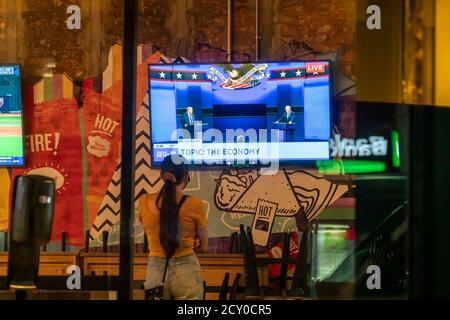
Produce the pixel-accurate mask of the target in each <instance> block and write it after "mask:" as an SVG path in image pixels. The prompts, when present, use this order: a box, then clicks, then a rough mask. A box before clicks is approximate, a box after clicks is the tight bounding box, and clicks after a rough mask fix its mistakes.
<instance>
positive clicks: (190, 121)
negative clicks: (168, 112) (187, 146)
mask: <svg viewBox="0 0 450 320" xmlns="http://www.w3.org/2000/svg"><path fill="white" fill-rule="evenodd" d="M194 123H195V116H194V113H193V109H192V107H187V108H186V113H184V114H183V116H182V117H181V125H182V126H183V129H186V130H188V131H189V134H190V135H191V136H190V138H191V139H194Z"/></svg>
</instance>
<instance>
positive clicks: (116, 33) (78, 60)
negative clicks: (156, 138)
mask: <svg viewBox="0 0 450 320" xmlns="http://www.w3.org/2000/svg"><path fill="white" fill-rule="evenodd" d="M10 1H16V2H17V5H18V10H19V11H21V15H19V17H21V21H17V24H18V25H20V26H21V27H20V28H18V29H17V40H16V43H15V44H13V45H15V46H16V47H17V48H15V49H17V50H16V52H17V60H19V62H21V63H22V64H23V65H24V67H25V69H24V70H25V77H26V79H27V80H28V81H36V80H37V79H38V78H39V77H40V76H42V74H43V73H45V72H49V71H50V72H51V71H54V72H66V73H67V74H68V75H69V76H71V77H72V78H74V79H78V80H81V79H83V78H86V77H89V76H95V75H97V74H100V73H101V72H102V70H104V68H105V67H106V65H107V54H108V51H109V48H110V46H111V45H112V44H113V43H117V42H119V43H120V42H121V40H122V36H123V30H122V23H123V20H122V13H123V11H122V4H123V0H102V1H101V2H100V3H101V4H97V5H96V7H94V6H95V5H93V4H92V2H91V1H89V0H70V1H68V0H10ZM355 2H356V0H354V1H348V0H320V1H316V0H261V1H260V3H261V18H260V24H261V36H262V38H261V53H260V57H261V58H262V59H271V60H275V59H294V58H296V57H302V56H303V55H304V53H305V51H308V50H314V51H317V52H339V53H340V54H341V67H342V69H343V70H344V72H345V73H346V74H347V75H350V76H352V77H353V76H354V60H355V37H354V28H355V12H356V8H355ZM70 4H77V5H80V7H81V10H82V30H79V31H77V30H68V29H67V28H66V27H65V21H66V19H67V14H66V9H67V7H68V6H69V5H70ZM1 17H2V15H0V20H1V19H2V18H1ZM255 17H256V14H255V0H234V1H233V19H232V25H233V31H232V37H233V47H232V50H233V60H234V61H247V60H253V59H255V47H256V46H255V36H256V34H255ZM1 25H2V21H0V28H1ZM0 35H1V32H0ZM138 42H139V43H152V44H154V45H156V46H157V47H159V48H161V51H162V52H163V53H165V54H166V55H168V56H180V55H182V56H185V57H187V58H189V59H190V60H192V61H217V60H219V61H226V60H227V51H226V50H227V0H166V1H161V0H140V1H139V32H138ZM8 46H11V44H10V43H8ZM3 49H4V48H3ZM2 52H6V51H2V50H0V54H2ZM9 52H11V50H9ZM2 60H5V59H3V57H2ZM49 66H54V68H49Z"/></svg>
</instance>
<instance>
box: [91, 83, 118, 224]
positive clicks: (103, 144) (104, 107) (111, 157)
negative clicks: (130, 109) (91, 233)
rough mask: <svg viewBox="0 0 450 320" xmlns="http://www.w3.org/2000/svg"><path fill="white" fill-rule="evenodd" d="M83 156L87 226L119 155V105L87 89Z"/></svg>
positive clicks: (95, 210) (92, 220)
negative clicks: (85, 164) (84, 163)
mask: <svg viewBox="0 0 450 320" xmlns="http://www.w3.org/2000/svg"><path fill="white" fill-rule="evenodd" d="M82 111H83V120H84V143H85V148H86V150H85V152H86V160H87V178H88V180H87V205H88V228H91V226H92V224H93V223H94V220H95V217H96V215H97V212H98V209H99V207H100V205H101V203H102V200H103V197H104V196H105V193H106V190H107V188H108V185H109V182H110V181H111V177H112V175H113V174H114V171H115V170H116V167H117V161H118V159H119V158H120V154H119V153H120V141H121V132H122V130H121V127H122V110H121V105H120V104H117V103H113V102H112V101H111V100H110V99H109V98H108V97H105V96H104V95H101V94H100V93H98V92H95V91H90V92H89V93H87V94H86V95H85V96H84V98H83V109H82Z"/></svg>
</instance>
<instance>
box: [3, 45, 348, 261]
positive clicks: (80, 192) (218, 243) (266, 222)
mask: <svg viewBox="0 0 450 320" xmlns="http://www.w3.org/2000/svg"><path fill="white" fill-rule="evenodd" d="M149 47H151V46H139V48H138V49H139V50H138V70H137V93H136V96H137V98H136V101H137V103H136V108H137V110H136V112H137V118H136V160H135V161H136V172H135V177H136V180H135V203H136V210H135V216H136V217H137V216H138V207H137V203H138V200H139V198H140V197H141V196H142V195H143V194H145V193H153V192H157V191H159V190H160V188H161V186H162V181H161V179H160V177H159V171H158V170H154V169H152V168H151V165H150V164H151V159H150V121H149V119H150V116H151V115H150V114H149V96H148V74H147V65H148V64H149V63H157V62H161V63H164V59H163V57H164V56H162V55H161V53H160V52H152V50H151V49H149ZM121 59H122V57H121V47H120V46H118V45H114V46H113V47H112V48H111V52H110V55H109V64H108V68H107V69H106V70H105V72H103V74H102V75H100V76H99V77H97V78H92V79H86V80H85V81H83V88H82V96H81V99H78V100H77V99H75V98H74V97H73V83H72V81H71V80H70V79H69V78H67V77H66V76H61V77H57V76H55V77H54V79H53V80H52V81H53V82H51V81H49V80H48V79H45V81H44V80H43V82H42V83H41V82H40V83H38V84H35V85H34V86H32V87H30V88H27V89H26V90H24V91H25V92H27V95H29V97H25V98H24V105H25V108H26V111H27V114H28V115H32V116H29V117H28V118H27V119H26V121H27V123H26V125H27V134H28V136H27V139H26V149H27V155H28V159H27V167H26V168H23V169H13V170H10V171H7V170H1V171H0V182H2V184H3V182H5V185H10V186H12V183H13V181H14V178H15V177H16V176H17V175H19V174H31V173H36V174H43V175H47V176H51V177H53V178H55V179H56V180H57V199H56V212H55V222H54V225H53V235H52V244H54V245H56V244H58V242H59V241H60V236H61V231H65V232H66V233H67V241H68V244H69V245H70V246H71V248H72V249H77V248H81V247H83V246H84V243H85V239H84V236H85V230H89V231H90V246H91V247H101V246H102V232H104V231H108V232H109V244H110V245H112V246H114V245H117V244H118V243H119V227H120V226H119V220H120V185H121V181H120V172H121V171H120V170H121V160H120V144H121V127H122V117H121V96H122V81H121V71H120V65H121V61H122V60H121ZM119 62H120V63H119ZM58 79H59V80H58ZM61 79H62V80H61ZM57 80H58V81H57ZM60 80H61V81H60ZM56 82H58V83H57V84H58V85H55V84H54V83H56ZM52 83H53V85H52ZM43 88H44V89H45V90H43ZM191 176H192V179H191V182H190V184H189V185H188V187H187V189H186V192H187V193H188V194H190V195H192V196H196V197H198V198H200V199H202V201H203V204H204V207H205V210H206V212H207V215H208V231H209V236H210V240H211V241H210V243H211V245H210V248H209V249H210V252H214V253H221V252H227V250H228V248H227V245H228V242H229V236H230V234H231V233H232V232H235V231H238V230H239V225H240V224H244V225H246V226H249V227H251V228H252V232H253V235H254V241H255V243H256V244H258V245H260V246H268V249H269V253H270V252H271V251H270V248H269V245H270V243H271V240H270V239H269V236H271V235H273V234H277V233H280V232H295V231H304V230H305V228H306V226H307V224H308V222H309V221H311V220H314V219H316V218H317V216H318V215H319V214H320V213H321V212H323V211H324V210H326V209H327V208H329V207H333V203H334V202H335V201H336V200H337V199H338V198H340V197H342V196H343V195H345V194H346V193H347V191H348V190H349V187H348V184H346V183H344V184H339V183H336V182H335V181H334V180H333V181H332V180H330V179H328V178H327V177H323V176H320V175H318V174H317V173H316V172H315V171H302V170H280V171H279V172H278V173H276V174H274V175H263V174H261V172H259V171H258V170H234V169H225V170H211V171H194V172H192V174H191ZM9 189H12V188H9ZM5 192H7V193H8V194H10V192H11V190H8V189H4V188H2V190H1V192H0V193H1V194H0V199H3V198H5V197H4V195H3V194H4V193H5ZM2 195H3V196H2ZM6 206H7V204H6V205H5V204H2V203H0V228H1V229H3V230H4V229H6V228H7V225H8V219H7V217H8V214H7V210H6V208H3V207H6ZM143 239H144V230H143V227H142V225H140V224H139V222H137V220H136V222H135V243H138V244H139V243H142V242H143ZM293 239H294V238H293ZM54 247H55V246H49V249H50V250H51V248H54ZM272 249H274V252H276V251H277V248H276V247H274V248H272ZM278 249H279V248H278ZM278 251H279V250H278ZM294 251H295V250H294ZM272 253H273V252H272ZM275 254H276V253H275Z"/></svg>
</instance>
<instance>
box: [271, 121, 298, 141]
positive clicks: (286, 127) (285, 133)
mask: <svg viewBox="0 0 450 320" xmlns="http://www.w3.org/2000/svg"><path fill="white" fill-rule="evenodd" d="M272 129H278V130H279V131H278V141H279V142H292V141H294V131H295V123H291V124H289V123H287V122H272Z"/></svg>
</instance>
